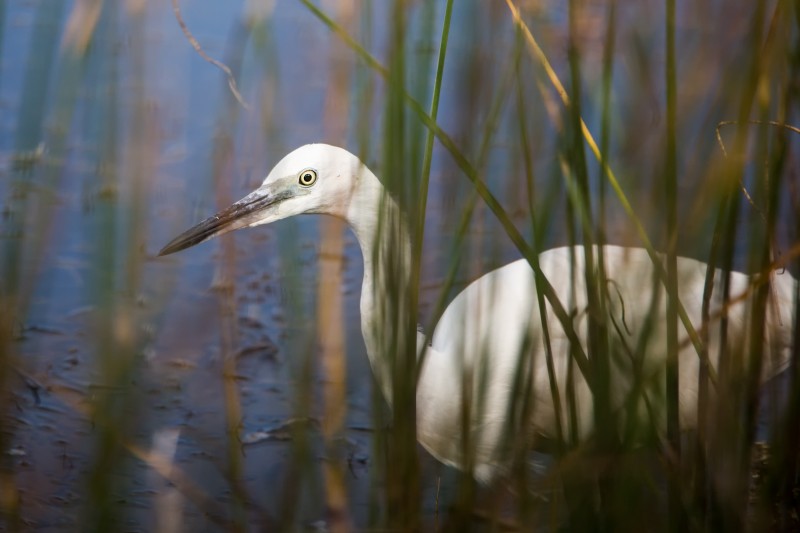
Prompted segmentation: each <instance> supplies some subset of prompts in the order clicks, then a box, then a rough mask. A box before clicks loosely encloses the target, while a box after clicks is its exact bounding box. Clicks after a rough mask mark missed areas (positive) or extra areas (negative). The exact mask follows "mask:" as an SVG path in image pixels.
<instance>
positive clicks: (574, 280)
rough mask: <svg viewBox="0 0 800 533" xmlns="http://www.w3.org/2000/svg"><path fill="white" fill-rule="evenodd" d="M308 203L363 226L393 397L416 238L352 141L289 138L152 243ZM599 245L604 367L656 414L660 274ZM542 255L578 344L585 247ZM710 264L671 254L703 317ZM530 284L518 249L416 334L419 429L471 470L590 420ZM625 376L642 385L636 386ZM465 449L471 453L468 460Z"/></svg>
mask: <svg viewBox="0 0 800 533" xmlns="http://www.w3.org/2000/svg"><path fill="white" fill-rule="evenodd" d="M305 213H319V214H327V215H333V216H335V217H339V218H341V219H344V220H345V221H346V222H347V223H348V224H349V225H350V227H351V228H352V230H353V232H354V233H355V236H356V238H357V239H358V242H359V245H360V247H361V251H362V254H363V258H364V263H365V265H364V281H363V285H362V290H361V331H362V334H363V336H364V343H365V345H366V349H367V354H368V356H369V360H370V364H371V366H372V369H373V373H374V375H375V379H376V381H377V383H378V385H379V386H380V388H381V390H382V391H383V393H384V396H385V397H386V399H387V401H389V402H390V403H391V398H392V374H391V373H392V365H391V362H390V361H389V357H388V355H387V354H386V353H385V352H386V351H387V350H385V349H383V346H385V345H386V344H385V342H383V341H382V339H381V335H382V334H385V333H386V331H387V328H398V327H399V326H398V323H397V319H396V317H398V316H401V315H402V314H403V313H402V312H399V313H398V311H397V309H390V307H391V306H397V305H402V302H398V301H397V298H389V297H387V287H388V286H389V285H390V284H392V286H393V287H395V288H399V289H400V292H397V291H395V292H394V293H393V294H398V293H399V294H402V290H404V289H406V288H407V287H408V283H409V276H410V274H409V272H410V259H411V243H410V239H409V234H408V232H407V229H406V226H405V223H404V221H403V217H402V214H401V213H400V212H399V208H398V206H397V204H396V203H395V201H394V200H393V199H392V198H391V196H390V195H388V194H387V193H386V190H385V188H384V186H383V185H382V183H381V182H380V181H379V180H378V178H377V177H376V176H375V175H374V174H373V173H372V172H371V171H370V170H369V169H368V168H367V167H366V166H365V165H364V164H363V163H362V162H361V161H360V160H359V159H358V158H357V157H356V156H354V155H353V154H351V153H349V152H348V151H346V150H344V149H341V148H337V147H333V146H329V145H325V144H312V145H307V146H303V147H301V148H299V149H297V150H295V151H293V152H291V153H290V154H289V155H287V156H286V157H284V158H283V159H282V160H281V161H280V162H279V163H278V164H277V165H276V166H275V168H273V169H272V171H271V172H270V173H269V175H268V176H267V178H266V179H265V180H264V182H263V184H262V185H261V186H260V187H259V188H258V189H256V190H255V191H253V192H252V193H250V194H249V195H247V196H245V197H244V198H243V199H241V200H239V201H238V202H236V203H235V204H233V205H232V206H230V207H229V208H227V209H225V210H223V211H221V212H220V213H218V214H216V215H214V216H213V217H211V218H209V219H207V220H205V221H203V222H201V223H200V224H198V225H197V226H195V227H193V228H191V229H189V230H188V231H186V232H185V233H183V234H182V235H180V236H178V237H177V238H175V239H174V240H173V241H171V242H170V243H169V244H167V245H166V246H165V247H164V249H163V250H161V252H160V255H166V254H170V253H173V252H177V251H179V250H182V249H185V248H188V247H190V246H193V245H195V244H198V243H200V242H203V241H205V240H207V239H209V238H211V237H214V236H216V235H221V234H223V233H227V232H229V231H232V230H235V229H239V228H245V227H252V226H257V225H260V224H268V223H270V222H275V221H277V220H281V219H284V218H287V217H291V216H294V215H299V214H305ZM603 256H604V261H605V271H606V272H607V276H608V279H609V282H608V299H607V302H608V306H607V307H608V316H607V317H605V318H606V319H607V320H608V323H609V324H611V325H610V326H609V331H610V333H609V337H610V342H611V343H612V345H613V346H615V347H616V348H618V349H617V350H615V352H614V353H617V352H619V353H621V354H623V356H622V357H615V358H614V359H613V361H612V363H611V367H610V378H609V379H610V387H609V389H610V393H611V398H610V401H611V405H612V408H615V409H620V408H621V407H622V406H623V405H627V406H629V405H630V401H631V396H632V395H634V394H635V395H636V396H635V398H634V402H635V404H636V407H635V408H634V409H633V412H636V413H638V414H640V415H641V416H647V417H651V418H655V420H651V422H652V423H654V424H657V426H656V427H661V426H663V425H664V422H663V421H664V413H663V403H664V402H663V389H664V385H665V377H664V376H665V361H666V345H667V343H666V327H665V322H666V319H665V317H666V294H665V292H664V289H663V284H662V283H661V282H659V281H658V280H657V278H656V277H655V276H654V266H653V262H652V260H651V258H650V257H649V255H648V254H647V252H646V251H645V250H644V249H640V248H623V247H619V246H605V247H604V248H603ZM596 257H597V254H595V258H596ZM390 261H394V262H392V263H390ZM539 261H540V265H541V270H542V272H543V274H544V276H545V277H546V278H547V279H548V280H549V282H550V284H551V285H552V286H553V288H554V290H555V293H556V296H557V297H558V299H559V301H560V302H561V303H562V304H563V306H564V307H565V308H566V309H567V311H568V313H569V314H570V318H571V321H572V323H571V325H572V328H574V331H575V332H576V334H577V335H578V338H579V339H580V342H581V344H582V346H583V349H584V350H586V347H587V346H586V345H587V338H588V327H587V323H588V318H587V316H586V309H587V297H586V287H585V277H584V275H583V272H584V248H583V247H582V246H576V247H572V248H569V247H564V248H556V249H553V250H549V251H546V252H544V253H542V254H541V255H540V257H539ZM706 270H707V265H706V264H704V263H702V262H699V261H695V260H693V259H687V258H678V279H679V285H678V287H679V299H680V300H681V303H682V305H683V306H684V308H685V310H686V313H687V315H688V317H689V320H690V321H691V323H692V324H693V325H694V327H695V328H698V329H699V328H700V327H701V325H702V317H701V309H702V296H703V286H704V282H705V276H706ZM722 278H723V273H722V272H720V271H717V272H716V279H717V280H721V279H722ZM717 285H719V283H717ZM749 285H750V278H749V277H748V276H746V275H744V274H741V273H738V272H733V273H731V274H730V294H731V295H732V296H736V295H739V294H744V293H745V292H746V291H747V290H748V288H749ZM536 291H537V287H536V280H535V276H534V271H533V270H532V268H531V267H530V265H529V264H528V262H527V261H525V260H518V261H515V262H513V263H510V264H508V265H505V266H503V267H501V268H498V269H497V270H494V271H492V272H489V273H488V274H486V275H484V276H482V277H481V278H479V279H478V280H476V281H474V282H473V283H472V284H470V285H469V286H468V287H467V288H466V289H464V290H463V291H462V292H461V293H460V294H458V295H457V296H456V298H455V299H454V300H453V302H452V303H451V304H450V305H449V306H448V307H447V309H446V310H445V312H444V314H443V315H442V317H441V319H440V320H439V323H438V325H437V327H436V330H435V332H434V333H433V336H432V337H431V338H430V339H427V338H426V337H424V336H423V335H422V334H418V336H417V340H416V342H417V344H418V350H417V353H420V354H422V353H424V360H423V361H422V364H423V366H422V369H421V370H420V377H419V381H418V384H417V391H416V395H417V396H416V399H417V402H416V404H417V436H418V439H419V441H420V443H421V444H422V445H423V446H424V447H425V448H426V449H427V450H428V451H430V453H431V454H432V455H433V456H434V457H436V458H437V459H439V460H440V461H441V462H443V463H446V464H449V465H453V466H455V467H458V468H462V469H463V468H465V466H466V465H468V464H471V465H473V466H474V474H475V476H476V477H477V478H478V479H483V480H487V479H490V478H491V477H492V476H493V475H495V474H496V473H497V472H498V471H499V470H502V469H503V468H504V467H505V466H507V465H508V461H509V451H508V450H507V446H506V442H505V439H506V437H507V435H508V434H509V432H514V434H517V435H519V434H522V435H525V436H530V437H533V436H534V434H542V435H544V436H547V437H550V438H556V437H557V435H558V429H559V427H561V428H562V430H563V432H564V433H565V435H564V436H565V437H571V438H578V439H582V438H586V437H588V436H589V435H591V433H592V431H593V423H594V418H593V402H592V393H591V390H590V387H589V384H588V382H587V380H586V379H585V378H584V376H583V375H582V374H581V372H580V371H578V370H577V368H575V367H574V365H571V364H570V359H571V355H570V340H569V337H568V335H567V333H566V332H565V329H564V325H563V324H562V323H561V322H560V321H559V319H558V318H557V317H556V315H555V314H554V313H553V310H552V307H551V306H550V304H546V305H545V314H546V316H545V318H546V323H547V325H548V332H549V341H550V346H551V349H552V360H553V372H554V377H555V383H556V385H557V388H558V389H559V391H560V394H561V398H562V399H561V402H560V410H559V409H557V408H556V406H555V403H554V401H553V398H554V396H553V393H552V391H551V382H550V377H549V375H548V371H547V365H546V353H545V352H546V351H545V340H544V335H543V329H542V317H541V315H540V308H539V304H538V301H537V298H536ZM721 292H722V291H721V290H720V289H719V288H717V289H716V290H715V291H714V294H715V295H717V296H715V297H714V298H713V300H712V305H711V315H712V316H715V315H719V312H720V310H721V309H722V308H723V306H722V302H721V298H720V297H719V296H718V295H719V294H721ZM795 292H796V281H795V280H794V279H793V278H792V277H791V276H790V275H789V274H788V273H783V274H780V275H777V274H776V275H774V276H772V280H771V287H770V296H769V302H768V305H767V312H766V317H765V320H766V324H765V325H766V327H765V345H764V348H765V350H764V354H765V357H764V364H763V365H762V379H767V378H769V377H771V376H773V375H775V374H776V373H778V372H780V371H781V370H783V369H784V368H785V367H786V366H787V365H788V363H789V359H790V353H791V350H792V332H793V326H794V323H795V318H794V313H795V303H794V298H795ZM749 309H750V302H749V298H746V299H743V300H742V301H741V302H738V303H736V304H734V305H731V306H728V308H727V310H726V312H727V317H728V343H729V345H730V346H740V347H741V346H747V344H746V342H747V335H748V332H749V329H750V328H749V324H748V312H749ZM392 317H395V318H394V319H393V318H392ZM719 324H720V321H719V320H715V321H712V323H711V324H710V325H709V330H708V333H709V337H708V338H709V341H708V354H709V360H710V362H711V364H712V366H713V367H716V366H717V363H718V358H719V352H720V345H721V342H720V327H719ZM612 325H613V327H612ZM399 329H400V331H405V330H403V329H402V328H399ZM679 336H680V353H679V369H680V374H679V419H680V423H681V427H682V428H683V429H690V428H692V427H693V426H695V425H696V417H697V396H698V394H697V389H698V374H699V366H700V365H699V358H698V355H697V352H696V350H695V348H694V346H693V345H692V343H691V342H689V341H688V340H687V332H686V329H685V328H684V327H683V325H682V324H681V325H679ZM624 354H627V356H625V355H624ZM636 354H641V355H640V356H637V355H636ZM570 366H573V368H572V369H571V370H569V368H570ZM568 373H570V374H572V378H571V379H572V380H573V384H574V390H575V413H576V418H577V420H576V422H577V424H576V425H575V427H576V430H577V432H578V434H577V435H571V434H569V431H570V429H569V428H570V424H567V423H566V421H567V420H568V416H569V413H568V405H567V404H568V402H567V401H566V400H565V398H564V391H565V390H566V385H567V381H568ZM521 375H523V376H530V382H529V383H528V386H521V387H520V386H519V384H520V383H522V384H524V383H525V380H524V379H522V380H520V376H521ZM634 382H638V383H639V384H640V385H641V386H640V390H637V391H636V392H634V391H633V384H634ZM465 394H466V395H468V396H465ZM520 395H524V396H525V397H524V398H520V397H519V396H520ZM522 399H524V400H526V401H528V402H530V403H529V406H530V410H529V411H528V412H530V415H529V416H528V417H527V418H526V419H524V420H522V421H519V420H517V421H516V422H511V419H512V417H511V416H510V413H511V408H512V406H513V405H514V403H515V402H519V401H520V400H522ZM465 400H466V401H467V402H471V404H470V409H469V411H468V412H469V417H468V424H469V428H466V429H467V431H468V435H469V439H468V440H469V452H466V450H465V448H466V446H465V444H464V441H463V436H464V435H465V431H464V430H463V429H462V420H464V416H463V414H464V406H465ZM559 422H560V423H559ZM520 426H521V427H520ZM466 453H469V454H470V456H469V460H468V456H467V455H466Z"/></svg>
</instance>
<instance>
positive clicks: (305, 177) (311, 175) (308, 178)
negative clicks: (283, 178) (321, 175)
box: [297, 168, 317, 187]
mask: <svg viewBox="0 0 800 533" xmlns="http://www.w3.org/2000/svg"><path fill="white" fill-rule="evenodd" d="M297 181H298V183H300V186H301V187H311V186H312V185H314V184H315V183H316V182H317V171H316V170H314V169H313V168H307V169H305V170H303V171H302V172H300V174H298V175H297Z"/></svg>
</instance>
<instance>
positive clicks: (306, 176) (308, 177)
mask: <svg viewBox="0 0 800 533" xmlns="http://www.w3.org/2000/svg"><path fill="white" fill-rule="evenodd" d="M312 179H314V177H313V176H312V175H311V172H306V173H305V174H303V183H311V180H312Z"/></svg>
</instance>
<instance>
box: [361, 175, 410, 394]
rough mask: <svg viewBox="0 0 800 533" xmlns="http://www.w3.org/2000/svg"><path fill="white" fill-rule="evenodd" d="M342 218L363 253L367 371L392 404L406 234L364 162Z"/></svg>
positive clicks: (400, 340)
mask: <svg viewBox="0 0 800 533" xmlns="http://www.w3.org/2000/svg"><path fill="white" fill-rule="evenodd" d="M347 222H348V223H349V224H350V227H352V228H353V232H354V233H355V235H356V239H358V243H359V245H360V246H361V253H362V255H363V256H364V281H363V284H362V286H361V333H362V334H363V336H364V344H365V345H366V348H367V355H368V356H369V360H370V365H371V366H372V372H373V374H374V375H375V379H376V381H377V382H378V385H379V386H380V388H381V391H382V392H383V394H384V397H385V398H386V400H387V402H389V404H390V405H391V403H392V376H393V375H394V374H395V372H394V370H393V368H394V366H395V361H396V358H397V357H403V356H404V354H406V353H408V352H407V350H406V349H407V346H406V342H407V339H408V336H407V335H406V332H407V331H408V325H409V324H408V321H409V320H410V316H411V315H410V313H409V309H408V301H409V299H408V291H409V289H410V287H409V283H410V272H411V253H412V251H411V239H410V236H409V232H408V228H407V226H406V221H405V219H404V217H403V214H402V213H401V212H400V208H399V206H398V205H397V203H396V202H395V200H394V199H393V198H392V197H391V196H390V195H389V194H388V192H387V191H386V189H385V187H384V186H383V184H382V183H381V182H380V181H379V180H378V178H376V177H375V175H374V174H373V173H372V172H371V171H370V170H369V169H367V168H366V167H365V166H363V167H362V172H361V174H360V176H359V181H358V184H357V186H356V189H355V191H354V194H353V197H352V199H351V202H350V206H349V207H348V211H347Z"/></svg>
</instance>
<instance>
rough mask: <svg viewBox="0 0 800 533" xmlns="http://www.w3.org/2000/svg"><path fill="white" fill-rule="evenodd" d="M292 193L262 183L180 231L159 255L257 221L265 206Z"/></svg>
mask: <svg viewBox="0 0 800 533" xmlns="http://www.w3.org/2000/svg"><path fill="white" fill-rule="evenodd" d="M294 194H295V192H294V191H292V190H290V189H289V190H287V189H284V190H278V191H275V192H273V190H272V188H265V187H261V188H259V189H257V190H255V191H253V192H251V193H250V194H248V195H247V196H245V197H244V198H242V199H241V200H239V201H238V202H236V203H235V204H233V205H232V206H230V207H228V208H226V209H223V210H222V211H220V212H219V213H217V214H216V215H214V216H212V217H210V218H207V219H205V220H204V221H202V222H200V223H199V224H197V225H196V226H194V227H193V228H191V229H189V230H187V231H185V232H183V233H181V234H180V235H178V236H177V237H175V238H174V239H172V240H171V241H170V242H169V243H168V244H167V245H166V246H164V248H162V249H161V251H160V252H158V255H159V257H160V256H162V255H169V254H174V253H175V252H180V251H181V250H185V249H186V248H190V247H192V246H194V245H195V244H200V243H201V242H204V241H207V240H208V239H210V238H212V237H216V236H217V235H222V234H224V233H228V232H229V231H233V230H236V229H240V228H246V227H248V226H253V225H256V224H258V223H259V222H260V221H262V219H263V218H264V211H265V210H267V209H269V208H270V207H272V206H275V205H277V204H279V203H280V202H282V201H283V200H285V199H287V198H290V197H292V196H293V195H294Z"/></svg>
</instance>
